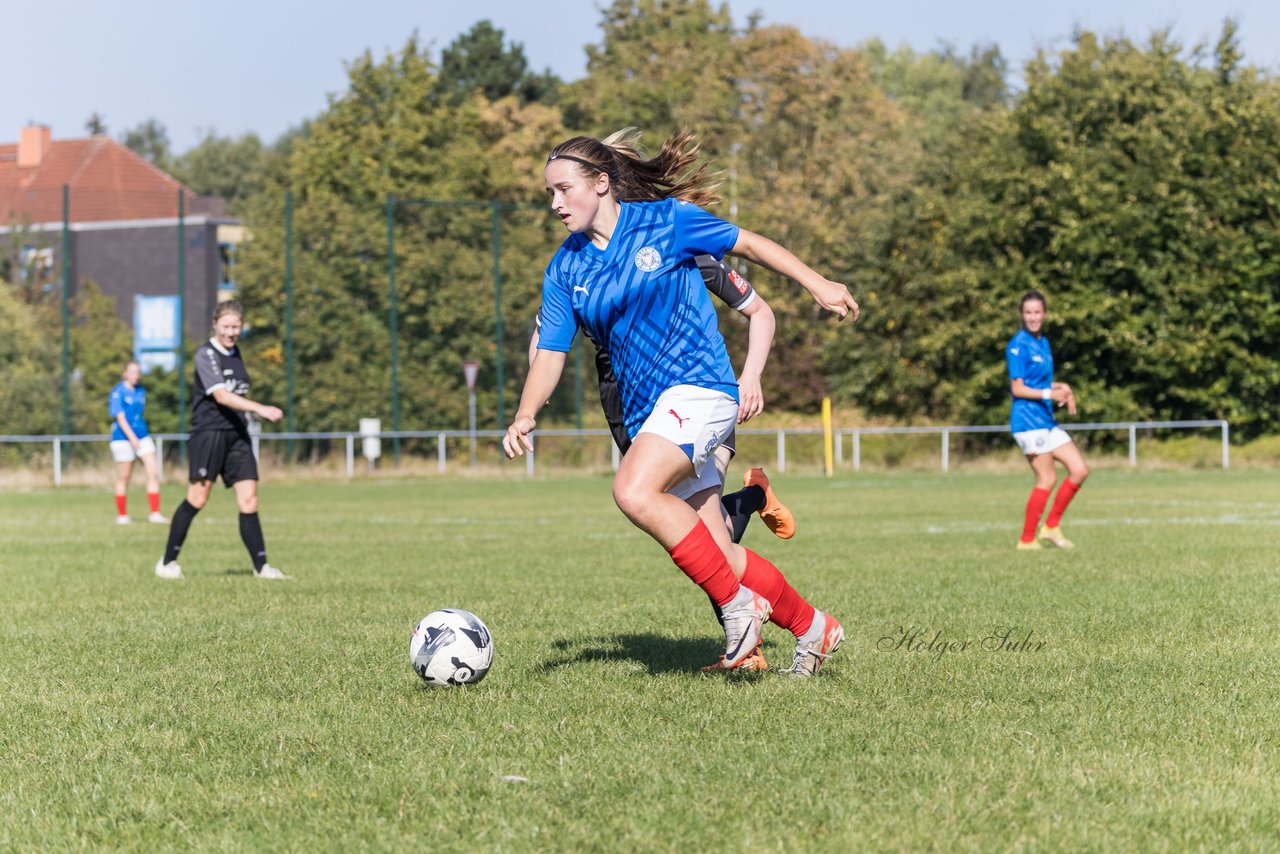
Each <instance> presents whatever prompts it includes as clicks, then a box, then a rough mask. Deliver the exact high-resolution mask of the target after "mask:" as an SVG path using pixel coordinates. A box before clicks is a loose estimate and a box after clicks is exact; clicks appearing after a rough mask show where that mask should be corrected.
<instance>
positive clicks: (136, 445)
mask: <svg viewBox="0 0 1280 854" xmlns="http://www.w3.org/2000/svg"><path fill="white" fill-rule="evenodd" d="M129 444H130V445H132V446H133V449H134V450H135V451H136V450H138V449H139V448H141V447H142V440H141V439H137V438H134V439H130V440H129Z"/></svg>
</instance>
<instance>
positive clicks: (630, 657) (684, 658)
mask: <svg viewBox="0 0 1280 854" xmlns="http://www.w3.org/2000/svg"><path fill="white" fill-rule="evenodd" d="M552 647H553V648H554V649H555V650H557V651H558V652H559V653H560V654H559V655H557V656H555V657H553V658H550V659H548V660H547V661H544V662H543V663H542V670H543V671H544V672H545V671H549V670H557V669H559V668H561V667H572V666H574V665H576V664H584V663H591V662H597V661H605V662H608V661H634V662H637V663H639V664H643V665H644V666H645V668H646V669H647V670H648V671H649V673H650V674H651V675H655V676H656V675H658V674H660V673H688V674H690V675H692V676H701V675H702V673H701V672H700V670H701V668H702V666H703V665H706V664H710V663H711V662H713V661H715V660H717V659H718V658H719V657H720V656H721V655H723V654H724V645H723V644H722V643H717V642H716V641H715V639H714V638H671V637H664V636H661V635H648V634H646V635H615V636H614V637H612V638H608V637H606V638H596V639H591V640H587V639H582V640H558V641H555V642H554V643H553V644H552ZM707 675H718V674H707ZM726 675H731V676H733V677H734V678H739V679H740V678H752V677H758V676H759V675H760V674H759V673H751V672H746V671H736V672H731V673H730V674H726Z"/></svg>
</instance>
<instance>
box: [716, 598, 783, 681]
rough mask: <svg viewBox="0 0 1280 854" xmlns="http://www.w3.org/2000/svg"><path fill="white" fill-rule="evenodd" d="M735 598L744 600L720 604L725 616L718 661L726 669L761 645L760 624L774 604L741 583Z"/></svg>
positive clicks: (722, 613)
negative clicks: (741, 586) (722, 645)
mask: <svg viewBox="0 0 1280 854" xmlns="http://www.w3.org/2000/svg"><path fill="white" fill-rule="evenodd" d="M742 591H743V592H745V593H746V594H747V595H746V596H743V595H741V593H739V595H738V596H737V597H736V598H735V600H734V601H735V602H736V601H738V600H739V599H742V600H745V601H743V602H741V603H740V604H738V605H736V606H735V605H734V604H733V603H730V604H728V605H724V606H723V607H722V608H721V615H722V616H723V617H724V660H723V661H722V662H721V664H722V665H723V666H724V669H725V670H733V669H734V668H735V667H737V666H738V665H739V664H741V663H742V662H743V661H744V660H746V658H747V656H749V655H751V653H752V651H754V650H755V648H756V647H757V646H759V645H760V627H761V626H763V625H764V621H765V620H767V619H769V612H770V611H772V610H773V606H772V605H770V604H769V600H768V599H766V598H764V597H763V596H761V595H760V594H759V593H756V592H754V591H752V590H750V589H749V588H746V587H743V588H742Z"/></svg>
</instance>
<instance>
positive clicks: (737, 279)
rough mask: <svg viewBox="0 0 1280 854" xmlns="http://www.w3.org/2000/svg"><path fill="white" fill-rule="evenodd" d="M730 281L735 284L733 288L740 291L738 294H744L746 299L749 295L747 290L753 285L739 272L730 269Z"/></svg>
mask: <svg viewBox="0 0 1280 854" xmlns="http://www.w3.org/2000/svg"><path fill="white" fill-rule="evenodd" d="M729 281H731V282H733V286H734V287H735V288H737V289H738V293H740V294H742V295H743V296H744V297H745V296H746V295H747V289H748V288H750V287H751V285H750V284H749V283H748V282H747V280H746V279H744V278H742V277H741V276H739V275H738V271H737V270H734V269H733V268H730V269H729Z"/></svg>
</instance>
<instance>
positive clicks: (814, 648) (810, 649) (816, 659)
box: [781, 612, 844, 678]
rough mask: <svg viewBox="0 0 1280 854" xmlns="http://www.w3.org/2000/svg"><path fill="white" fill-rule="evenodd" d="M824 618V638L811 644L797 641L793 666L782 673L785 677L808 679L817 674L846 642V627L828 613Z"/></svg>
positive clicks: (792, 661)
mask: <svg viewBox="0 0 1280 854" xmlns="http://www.w3.org/2000/svg"><path fill="white" fill-rule="evenodd" d="M822 616H823V617H824V618H825V619H826V621H827V626H826V630H825V631H824V632H823V633H822V637H821V638H820V639H819V640H816V641H810V642H809V643H804V642H803V641H800V640H798V639H797V640H796V652H795V657H794V658H793V659H792V660H791V666H790V667H788V668H787V669H785V670H783V671H781V672H782V673H783V674H784V675H786V676H799V677H805V678H808V677H810V676H812V675H813V674H815V673H817V672H818V668H819V667H821V666H822V662H824V661H826V660H827V659H828V658H830V657H831V656H832V655H833V654H834V653H835V651H836V650H837V649H839V648H840V643H841V642H842V641H843V640H844V626H842V625H840V621H839V620H837V619H836V618H835V617H833V616H831V615H830V614H828V613H826V612H823V615H822Z"/></svg>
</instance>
